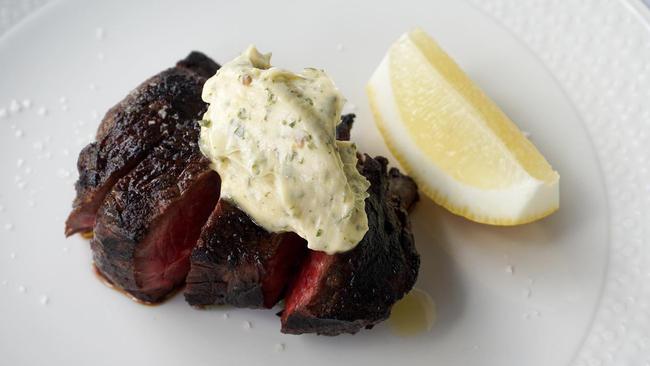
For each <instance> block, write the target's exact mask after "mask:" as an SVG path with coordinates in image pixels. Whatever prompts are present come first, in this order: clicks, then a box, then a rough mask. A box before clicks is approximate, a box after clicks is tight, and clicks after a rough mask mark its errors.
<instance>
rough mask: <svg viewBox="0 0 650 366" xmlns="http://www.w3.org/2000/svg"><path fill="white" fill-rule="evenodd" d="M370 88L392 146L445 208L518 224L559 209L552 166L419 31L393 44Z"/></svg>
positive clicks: (372, 102) (484, 220)
mask: <svg viewBox="0 0 650 366" xmlns="http://www.w3.org/2000/svg"><path fill="white" fill-rule="evenodd" d="M367 92H368V97H369V100H370V106H371V109H372V111H373V114H374V116H375V121H376V122H377V125H378V127H379V129H380V131H381V133H382V135H383V137H384V139H385V141H386V143H387V145H388V146H389V148H390V150H391V152H392V153H393V154H394V155H395V156H396V158H397V159H398V160H399V161H400V163H401V164H402V165H403V166H404V168H405V169H406V170H407V172H408V173H409V174H410V175H411V176H413V178H414V179H415V180H416V181H417V182H418V184H419V186H420V189H421V190H422V191H423V192H424V193H425V194H427V195H428V196H429V197H431V198H432V199H433V200H434V201H436V202H437V203H439V204H440V205H442V206H444V207H445V208H447V209H448V210H449V211H451V212H453V213H456V214H458V215H461V216H464V217H467V218H469V219H471V220H474V221H477V222H482V223H487V224H495V225H517V224H523V223H527V222H531V221H535V220H537V219H539V218H542V217H545V216H547V215H549V214H551V213H552V212H554V211H555V210H557V209H558V208H559V175H558V174H557V172H555V171H554V170H553V168H552V167H551V165H550V164H549V163H548V162H547V161H546V159H544V157H543V156H542V154H541V153H540V152H539V151H538V150H537V149H536V148H535V146H534V145H533V144H532V143H531V142H530V141H529V140H528V139H527V138H526V137H525V136H524V135H523V133H522V132H521V131H520V130H519V128H518V127H517V126H516V125H515V124H514V123H513V122H512V121H511V120H510V119H509V118H508V116H506V115H505V113H503V112H502V111H501V110H500V109H499V107H498V106H497V105H496V104H495V103H494V102H493V101H492V100H490V99H489V98H488V97H487V96H486V95H485V94H484V93H483V92H482V91H481V90H480V89H479V88H478V86H476V85H475V84H474V83H473V82H472V81H471V80H470V79H469V77H468V76H467V75H466V74H465V73H464V72H463V71H462V70H461V69H460V68H459V67H458V65H457V64H456V63H455V62H454V61H453V60H452V59H451V58H450V57H449V56H448V55H447V54H446V53H445V52H444V51H443V50H442V49H441V48H440V47H439V46H438V45H437V44H436V42H435V41H433V40H432V39H431V38H430V37H429V36H428V35H427V34H426V33H424V32H423V31H421V30H414V31H412V32H410V33H407V34H405V35H403V36H402V37H400V39H399V40H397V41H396V42H395V43H394V44H393V45H392V46H391V47H390V49H389V51H388V53H387V55H386V56H385V57H384V59H383V60H382V62H381V64H380V65H379V67H378V68H377V70H376V71H375V73H374V74H373V76H372V77H371V79H370V82H369V84H368V87H367Z"/></svg>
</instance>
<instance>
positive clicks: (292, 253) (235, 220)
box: [185, 198, 307, 308]
mask: <svg viewBox="0 0 650 366" xmlns="http://www.w3.org/2000/svg"><path fill="white" fill-rule="evenodd" d="M306 250H307V243H306V242H305V241H304V240H303V239H302V238H300V237H299V236H298V235H296V234H294V233H269V232H267V231H266V230H264V229H263V228H261V227H259V226H257V225H256V224H255V223H254V222H253V220H251V218H250V217H248V215H246V213H244V212H242V211H241V210H239V209H238V208H237V207H236V206H234V205H233V204H231V203H230V202H228V201H227V200H225V199H223V198H222V199H221V200H219V204H217V207H216V209H215V210H214V212H213V213H212V215H211V216H210V219H209V220H208V222H207V224H206V225H205V226H204V228H203V231H202V233H201V239H200V240H199V242H198V244H197V246H196V247H195V248H194V250H193V251H192V258H191V262H192V267H191V270H190V272H189V274H188V276H187V287H186V288H185V299H186V300H187V302H188V303H190V305H199V306H200V305H214V304H230V305H233V306H238V307H248V308H261V307H266V308H270V307H272V306H273V305H275V303H276V302H277V301H278V300H279V299H280V297H281V295H282V293H283V290H284V288H285V286H286V284H287V282H288V280H289V278H290V276H291V275H293V274H294V273H295V271H296V269H297V268H298V265H299V263H300V261H301V260H302V257H303V256H304V254H305V253H306Z"/></svg>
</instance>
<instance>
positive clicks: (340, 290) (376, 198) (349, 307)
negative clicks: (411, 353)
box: [281, 155, 420, 335]
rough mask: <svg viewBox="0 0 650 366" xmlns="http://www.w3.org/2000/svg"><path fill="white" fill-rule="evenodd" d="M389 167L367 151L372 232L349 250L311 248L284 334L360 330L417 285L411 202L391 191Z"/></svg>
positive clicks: (363, 166) (363, 164)
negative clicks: (332, 252)
mask: <svg viewBox="0 0 650 366" xmlns="http://www.w3.org/2000/svg"><path fill="white" fill-rule="evenodd" d="M386 166H387V160H386V159H385V158H382V157H378V158H376V159H373V158H371V157H370V156H368V155H364V156H363V157H362V158H361V160H360V161H359V165H358V168H359V171H360V172H361V173H362V174H363V175H364V176H365V177H366V178H367V179H368V180H369V181H370V183H371V185H370V188H369V194H370V196H369V197H368V198H367V199H366V213H367V215H368V221H369V227H370V228H369V230H368V233H367V234H366V236H365V237H364V238H363V239H362V241H361V242H360V243H359V244H358V245H357V246H356V247H355V248H354V249H353V250H351V251H349V252H345V253H340V254H336V255H327V254H324V253H321V252H314V251H310V253H309V256H308V258H307V260H306V261H305V262H304V263H303V264H302V268H301V271H300V273H299V274H298V276H297V278H296V280H295V281H294V283H293V285H292V286H291V288H290V290H289V292H288V295H287V297H286V298H285V303H286V307H285V310H284V311H283V313H282V317H281V320H282V332H283V333H290V334H302V333H318V334H322V335H338V334H341V333H356V332H358V331H359V330H360V329H361V328H363V327H366V328H369V327H372V326H373V325H375V324H377V323H378V322H381V321H383V320H385V319H387V318H388V316H389V315H390V309H391V307H392V306H393V304H394V303H395V302H396V301H397V300H399V299H400V298H402V297H403V296H404V294H406V293H407V292H408V291H409V290H410V289H411V288H412V287H413V285H414V284H415V281H416V279H417V274H418V270H419V266H420V258H419V255H418V253H417V251H416V249H415V243H414V239H413V235H412V233H411V228H410V223H409V219H408V216H407V213H406V211H405V207H402V202H404V203H405V201H403V200H402V199H401V198H397V197H394V196H393V194H394V193H391V191H393V190H391V188H390V185H391V178H389V175H388V172H387V168H386ZM393 179H394V178H393ZM412 188H414V187H412ZM398 191H399V190H398ZM406 196H407V197H413V195H412V194H410V195H406ZM407 206H408V205H407Z"/></svg>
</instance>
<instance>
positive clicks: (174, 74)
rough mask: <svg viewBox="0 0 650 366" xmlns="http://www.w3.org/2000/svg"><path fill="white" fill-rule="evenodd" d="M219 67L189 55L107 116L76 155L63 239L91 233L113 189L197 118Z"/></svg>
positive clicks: (122, 102)
mask: <svg viewBox="0 0 650 366" xmlns="http://www.w3.org/2000/svg"><path fill="white" fill-rule="evenodd" d="M218 67H219V66H218V65H217V64H216V63H215V62H214V61H212V60H211V59H209V58H208V57H207V56H205V55H203V54H201V53H198V52H192V53H191V54H190V55H189V56H188V57H187V58H185V59H184V60H181V61H179V62H178V64H177V66H176V67H173V68H170V69H167V70H165V71H163V72H161V73H160V74H158V75H156V76H154V77H152V78H150V79H148V80H147V81H145V82H144V83H142V84H140V86H138V87H137V88H136V89H135V90H134V91H132V92H131V93H130V94H129V95H128V96H127V97H126V98H125V99H124V100H122V101H121V102H120V103H118V104H117V105H116V106H114V107H113V108H111V109H110V110H109V111H108V113H106V116H105V117H104V119H103V120H102V122H101V124H100V126H99V128H98V130H97V136H96V142H93V143H91V144H89V145H88V146H86V147H85V148H84V149H83V150H82V151H81V153H80V154H79V159H78V162H77V169H78V170H79V179H78V180H77V183H76V184H75V188H76V191H77V196H76V198H75V200H74V203H73V210H72V212H71V213H70V216H69V217H68V219H67V221H66V227H65V234H66V235H67V236H69V235H72V234H75V233H78V232H88V231H91V230H92V228H93V226H94V223H95V215H96V212H97V209H98V208H99V206H100V205H101V204H102V202H103V200H104V197H105V196H106V194H107V193H108V192H109V191H110V189H111V187H113V185H114V184H115V183H116V182H117V181H118V180H119V179H120V178H121V177H123V176H125V175H126V174H127V173H129V172H130V171H131V170H132V169H133V168H134V167H135V166H136V165H138V164H139V163H140V162H141V161H142V160H143V159H145V157H146V156H147V155H149V153H150V152H151V151H152V149H153V148H154V147H155V146H157V145H158V144H160V142H161V141H162V140H164V139H165V138H168V137H169V136H171V135H172V134H174V131H175V128H176V126H177V123H178V122H179V121H184V120H189V119H192V120H194V119H197V118H201V116H202V114H203V113H204V112H205V103H203V101H202V100H201V90H202V87H203V83H204V82H205V80H206V78H207V77H209V76H212V75H213V74H214V73H215V72H216V70H217V69H218Z"/></svg>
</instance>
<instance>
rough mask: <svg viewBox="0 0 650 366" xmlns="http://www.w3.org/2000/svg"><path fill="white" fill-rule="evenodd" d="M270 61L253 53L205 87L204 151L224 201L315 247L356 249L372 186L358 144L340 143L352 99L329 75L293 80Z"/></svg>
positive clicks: (312, 72) (313, 73) (313, 72)
mask: <svg viewBox="0 0 650 366" xmlns="http://www.w3.org/2000/svg"><path fill="white" fill-rule="evenodd" d="M270 57H271V55H270V54H261V53H259V52H258V51H257V49H255V47H253V46H250V47H249V48H248V49H247V50H246V51H245V52H244V53H243V54H242V55H240V56H239V57H237V58H235V59H234V60H232V61H231V62H229V63H227V64H225V65H224V66H223V67H221V69H219V71H218V72H217V73H216V74H215V75H214V76H213V77H211V78H210V79H209V80H208V81H207V82H206V83H205V85H204V87H203V95H202V97H203V100H204V101H205V102H206V103H209V108H208V110H207V112H206V113H205V116H204V117H203V120H202V121H201V138H200V147H201V151H202V152H203V154H204V155H205V156H207V157H208V158H209V159H210V160H211V161H212V164H213V168H214V169H215V170H216V171H217V172H218V173H219V175H220V176H221V180H222V183H221V196H222V197H223V198H225V199H228V200H230V201H231V202H233V203H234V204H236V205H237V206H238V207H239V208H240V209H242V210H243V211H244V212H246V213H247V214H248V215H249V216H250V217H251V218H252V219H253V220H254V221H255V222H256V223H257V224H258V225H260V226H262V227H263V228H265V229H266V230H268V231H270V232H283V231H292V232H295V233H296V234H298V235H300V236H301V237H303V238H304V239H306V240H307V243H308V246H309V248H311V249H313V250H319V251H324V252H326V253H329V254H333V253H337V252H343V251H347V250H350V249H352V248H354V247H355V246H356V244H357V243H359V241H361V239H362V238H363V236H364V235H365V233H366V232H367V231H368V218H367V216H366V212H365V198H366V197H367V196H368V194H367V192H366V191H367V189H368V187H369V185H370V184H369V182H368V181H367V180H366V179H365V178H364V177H363V176H362V175H361V174H359V172H358V171H357V169H356V163H357V157H356V146H355V145H354V144H353V143H351V142H347V141H337V140H336V137H335V131H336V125H337V124H338V123H339V121H340V116H341V108H342V106H343V103H344V102H345V99H344V98H343V96H342V95H341V93H340V92H339V90H338V89H337V88H336V86H335V85H334V83H333V82H332V80H331V79H330V78H329V77H328V76H327V75H326V74H325V72H323V71H322V70H317V69H312V68H308V69H305V70H304V71H303V72H302V73H300V74H297V73H293V72H290V71H287V70H282V69H279V68H276V67H271V65H270Z"/></svg>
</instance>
